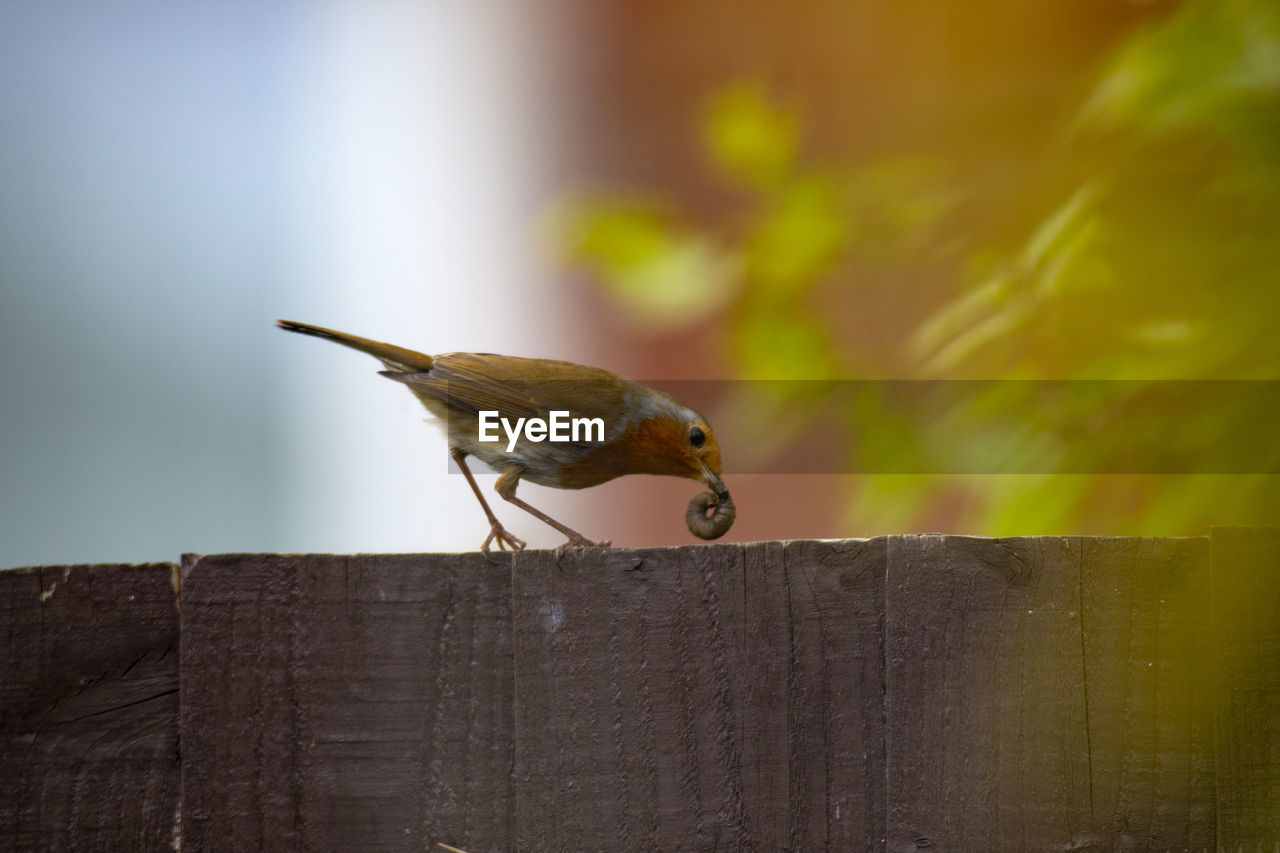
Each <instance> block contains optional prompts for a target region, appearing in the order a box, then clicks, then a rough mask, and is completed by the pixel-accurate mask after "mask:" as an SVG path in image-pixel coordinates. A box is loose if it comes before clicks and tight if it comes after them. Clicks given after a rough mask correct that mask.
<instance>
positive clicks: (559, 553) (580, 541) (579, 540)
mask: <svg viewBox="0 0 1280 853" xmlns="http://www.w3.org/2000/svg"><path fill="white" fill-rule="evenodd" d="M612 545H613V542H612V541H610V540H608V539H605V540H603V541H601V542H592V541H591V540H590V539H588V538H586V537H585V536H570V537H569V539H568V540H567V541H566V542H564V543H563V544H562V545H560V547H559V548H556V559H557V560H558V559H560V558H561V557H563V556H564V552H565V551H568V550H569V549H570V548H609V547H611V546H612Z"/></svg>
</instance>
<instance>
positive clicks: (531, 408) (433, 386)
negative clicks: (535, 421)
mask: <svg viewBox="0 0 1280 853" xmlns="http://www.w3.org/2000/svg"><path fill="white" fill-rule="evenodd" d="M383 375H384V376H387V377H389V378H391V379H395V380H396V381H398V382H403V383H404V384H405V385H408V386H409V387H410V388H412V389H413V390H414V391H416V392H418V393H419V394H423V395H426V396H428V397H432V398H435V399H437V400H440V401H441V402H442V403H444V404H446V405H448V406H449V407H450V408H452V409H455V410H461V411H467V412H480V411H498V412H501V413H502V416H503V417H507V418H530V417H539V418H545V417H546V416H547V413H548V412H550V411H552V410H557V409H566V410H571V411H582V410H584V409H585V408H590V405H589V404H590V403H591V402H595V401H599V402H603V399H602V398H603V397H607V396H610V395H605V394H602V393H599V391H600V390H602V389H604V388H605V387H607V386H608V385H609V384H610V383H617V382H619V381H621V380H619V378H618V377H617V376H615V375H614V374H612V373H609V372H607V371H604V370H600V369H599V368H594V367H586V366H583V365H577V364H570V363H569V362H563V361H551V360H548V359H537V358H517V357H515V356H503V355H493V354H490V353H445V354H443V355H437V356H435V363H434V365H433V366H432V368H431V370H430V371H428V372H425V373H398V372H395V371H386V372H384V373H383Z"/></svg>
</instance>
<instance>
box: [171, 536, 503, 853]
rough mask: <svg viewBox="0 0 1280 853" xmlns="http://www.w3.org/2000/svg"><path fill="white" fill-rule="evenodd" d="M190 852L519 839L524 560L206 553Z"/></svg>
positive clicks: (194, 590) (192, 687)
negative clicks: (515, 818)
mask: <svg viewBox="0 0 1280 853" xmlns="http://www.w3.org/2000/svg"><path fill="white" fill-rule="evenodd" d="M182 645H183V655H184V664H185V665H184V670H183V671H184V677H183V694H182V727H183V742H182V748H183V765H182V791H183V843H184V846H186V847H188V849H195V850H335V851H346V850H383V851H391V850H425V849H433V848H434V846H435V844H436V843H437V842H445V843H447V844H451V845H453V846H455V847H459V848H461V849H463V850H503V849H507V848H508V847H509V846H510V844H511V838H512V813H513V812H512V809H513V805H514V802H515V792H514V788H513V781H512V776H511V766H512V755H513V743H512V692H511V691H512V685H513V683H514V678H513V676H512V671H511V661H512V649H511V608H510V559H509V557H507V558H502V557H495V558H494V559H493V560H492V561H489V560H486V559H485V558H484V557H483V556H481V555H479V554H461V555H459V554H445V555H432V556H421V555H385V556H373V555H361V556H351V557H342V556H324V555H319V556H277V555H225V556H216V557H203V558H192V559H190V560H188V562H187V563H186V564H185V565H184V570H183V633H182Z"/></svg>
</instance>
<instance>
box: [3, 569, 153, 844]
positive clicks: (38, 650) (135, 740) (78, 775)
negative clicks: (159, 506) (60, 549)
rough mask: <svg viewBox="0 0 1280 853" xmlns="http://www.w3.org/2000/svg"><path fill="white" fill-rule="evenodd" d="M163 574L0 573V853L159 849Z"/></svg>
mask: <svg viewBox="0 0 1280 853" xmlns="http://www.w3.org/2000/svg"><path fill="white" fill-rule="evenodd" d="M176 569H177V567H176V566H174V565H172V564H168V563H158V564H152V565H101V566H65V567H57V568H54V567H46V568H31V569H13V570H9V571H0V643H3V646H4V652H3V658H0V849H2V850H15V851H18V850H22V851H29V850H47V851H54V850H139V851H142V850H170V849H172V848H171V844H172V842H173V838H174V835H175V830H176V828H177V806H178V609H177V595H176V593H175V590H174V583H173V581H174V579H175V576H176V574H175V573H176Z"/></svg>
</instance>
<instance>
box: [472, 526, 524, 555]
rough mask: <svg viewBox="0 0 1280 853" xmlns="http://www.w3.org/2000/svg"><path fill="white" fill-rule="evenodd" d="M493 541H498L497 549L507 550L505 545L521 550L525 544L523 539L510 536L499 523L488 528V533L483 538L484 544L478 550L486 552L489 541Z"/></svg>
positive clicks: (487, 551)
mask: <svg viewBox="0 0 1280 853" xmlns="http://www.w3.org/2000/svg"><path fill="white" fill-rule="evenodd" d="M495 541H496V542H497V543H498V550H499V551H505V550H507V545H510V546H511V550H512V551H523V550H524V546H525V541H524V540H523V539H519V538H517V537H515V536H512V535H511V534H510V533H508V532H507V529H506V528H505V527H503V526H502V525H501V524H495V525H494V526H493V528H492V529H490V530H489V535H488V536H486V537H485V538H484V544H482V545H481V546H480V550H481V551H483V552H484V553H486V554H488V553H489V543H490V542H495Z"/></svg>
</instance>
